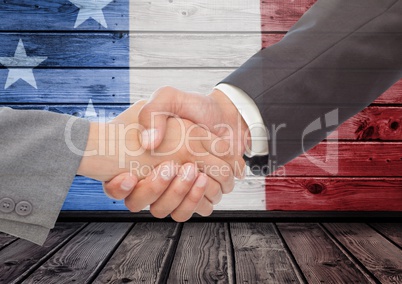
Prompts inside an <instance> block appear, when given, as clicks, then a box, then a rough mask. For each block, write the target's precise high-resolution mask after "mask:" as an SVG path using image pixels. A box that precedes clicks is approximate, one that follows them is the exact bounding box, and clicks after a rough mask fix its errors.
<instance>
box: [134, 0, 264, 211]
mask: <svg viewBox="0 0 402 284" xmlns="http://www.w3.org/2000/svg"><path fill="white" fill-rule="evenodd" d="M260 49H261V16H260V0H219V1H216V0H195V1H188V0H169V1H168V0H163V1H162V0H157V1H146V0H134V1H130V92H131V93H130V95H131V103H135V102H136V101H137V100H139V99H147V98H148V97H149V96H150V95H151V94H152V93H153V92H154V91H155V90H156V89H158V88H159V87H161V86H166V85H171V86H174V87H176V88H179V89H182V90H185V91H191V92H199V93H202V94H207V93H209V92H210V91H211V90H212V88H213V87H214V86H215V85H216V84H217V83H219V82H220V81H221V80H222V79H224V78H225V77H226V76H228V75H229V74H230V73H231V72H233V71H234V70H235V69H236V68H237V67H239V66H240V65H241V64H242V63H243V62H245V61H246V60H247V59H248V58H250V57H251V56H252V55H254V54H255V53H256V52H257V51H259V50H260ZM216 210H266V205H265V181H264V178H247V179H246V180H244V181H238V182H237V183H236V187H235V189H234V191H233V192H232V193H231V194H228V195H225V196H224V198H223V200H222V202H221V203H220V204H219V205H217V206H216Z"/></svg>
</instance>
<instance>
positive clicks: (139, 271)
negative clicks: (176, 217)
mask: <svg viewBox="0 0 402 284" xmlns="http://www.w3.org/2000/svg"><path fill="white" fill-rule="evenodd" d="M180 228H181V225H179V224H175V223H138V224H136V225H135V227H134V228H133V229H132V230H131V231H130V233H129V234H128V235H127V237H126V238H125V239H124V241H123V242H122V243H121V245H120V246H119V248H118V249H117V251H116V252H115V253H114V255H113V256H112V258H111V259H110V260H109V262H108V263H107V265H106V266H105V268H104V269H103V270H102V272H101V273H100V274H99V275H98V277H97V278H96V279H95V281H94V283H162V282H165V281H166V278H167V275H168V272H169V269H170V265H171V260H172V259H173V257H174V251H175V248H176V245H177V242H178V238H179V237H180Z"/></svg>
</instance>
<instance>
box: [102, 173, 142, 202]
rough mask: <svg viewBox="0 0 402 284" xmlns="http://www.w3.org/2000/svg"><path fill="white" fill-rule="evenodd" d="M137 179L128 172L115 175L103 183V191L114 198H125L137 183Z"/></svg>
mask: <svg viewBox="0 0 402 284" xmlns="http://www.w3.org/2000/svg"><path fill="white" fill-rule="evenodd" d="M137 183H138V179H137V177H136V176H132V175H130V173H123V174H121V175H118V176H116V177H115V178H113V179H112V180H111V181H108V182H104V183H103V191H104V192H105V194H106V195H107V196H108V197H110V198H112V199H116V200H122V199H124V198H126V197H127V196H128V195H129V194H130V193H131V192H132V191H133V189H134V187H135V186H136V185H137Z"/></svg>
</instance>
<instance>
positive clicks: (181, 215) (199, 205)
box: [103, 162, 222, 222]
mask: <svg viewBox="0 0 402 284" xmlns="http://www.w3.org/2000/svg"><path fill="white" fill-rule="evenodd" d="M168 163H169V162H167V163H164V164H162V165H160V166H159V168H158V169H156V171H155V172H154V173H160V172H161V168H163V167H164V166H166V165H167V164H168ZM186 166H193V165H191V164H188V165H184V166H182V168H180V170H181V171H184V172H187V170H185V167H186ZM211 181H212V182H211ZM134 187H135V188H134ZM103 188H104V191H105V193H106V195H107V196H109V197H110V198H113V199H116V200H122V199H125V198H127V197H129V196H130V197H129V198H127V200H126V202H130V203H131V204H132V206H131V207H130V209H131V211H132V212H138V211H140V210H142V209H143V208H145V207H146V206H148V205H150V212H151V214H152V215H153V216H154V217H157V218H164V217H166V216H167V215H168V214H170V215H171V217H172V219H173V220H175V221H177V222H185V221H187V220H188V219H190V218H191V216H192V215H193V213H198V214H200V215H201V216H209V215H210V214H211V213H212V211H213V205H214V204H217V203H219V202H220V200H221V199H222V193H221V190H220V187H219V186H217V183H216V182H214V181H213V180H211V179H210V178H208V177H207V176H205V174H203V173H197V174H196V175H194V176H193V177H192V178H190V180H189V181H183V180H182V173H178V175H176V176H175V177H174V178H173V181H171V180H168V181H166V180H165V179H164V178H163V177H161V176H160V175H159V176H158V175H155V174H153V175H151V176H149V177H147V178H146V179H145V180H142V181H140V182H139V183H138V179H137V177H136V176H133V175H130V174H129V173H125V174H121V175H119V176H118V177H116V178H114V179H112V180H111V181H110V182H105V183H104V186H103ZM161 195H162V196H163V198H160V197H161ZM156 199H157V200H156ZM155 200H156V201H155ZM175 204H176V205H177V204H180V205H179V206H176V208H175ZM172 205H173V206H172ZM134 206H135V208H134ZM162 213H163V214H162Z"/></svg>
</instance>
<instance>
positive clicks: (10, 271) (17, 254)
mask: <svg viewBox="0 0 402 284" xmlns="http://www.w3.org/2000/svg"><path fill="white" fill-rule="evenodd" d="M85 225H86V223H78V222H77V223H56V225H55V228H53V229H52V230H50V233H49V236H48V238H47V240H46V242H45V243H44V244H43V246H38V245H36V244H33V243H31V242H28V241H26V240H21V239H20V240H18V241H16V242H14V243H12V244H11V245H9V246H8V247H7V248H5V249H4V250H2V251H1V254H0V282H1V283H14V282H18V281H21V280H23V279H24V278H26V277H27V275H29V274H30V273H32V272H33V271H34V270H35V269H36V268H38V267H39V266H40V265H41V264H42V263H43V262H44V261H46V259H47V258H49V256H50V255H52V254H53V253H55V252H56V251H57V250H59V249H60V248H61V247H62V246H63V245H65V244H66V243H67V242H68V241H69V240H70V239H71V238H72V237H73V236H74V234H75V233H76V232H78V231H79V230H81V229H82V228H83V227H84V226H85Z"/></svg>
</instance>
